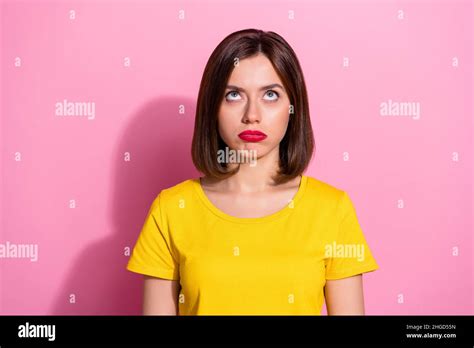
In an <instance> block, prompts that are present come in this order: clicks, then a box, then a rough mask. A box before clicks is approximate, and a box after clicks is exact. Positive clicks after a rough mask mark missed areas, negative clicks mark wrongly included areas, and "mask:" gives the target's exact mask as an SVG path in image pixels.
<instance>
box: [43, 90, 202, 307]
mask: <svg viewBox="0 0 474 348" xmlns="http://www.w3.org/2000/svg"><path fill="white" fill-rule="evenodd" d="M181 104H182V105H184V106H185V110H186V112H185V114H180V113H179V105H181ZM194 116H195V101H193V100H190V99H185V98H178V97H164V98H157V99H155V100H152V101H150V102H149V103H147V104H146V105H144V107H142V108H141V109H140V110H139V111H138V112H137V113H136V114H134V115H132V117H130V122H129V123H128V124H126V125H125V127H124V132H123V134H122V135H121V136H120V138H119V142H118V144H117V146H116V148H115V150H114V153H112V154H111V156H112V159H115V163H116V165H115V168H113V170H112V171H111V173H112V177H111V180H112V182H113V184H112V187H113V189H112V191H111V196H110V198H109V202H110V216H109V217H107V218H108V220H109V221H110V222H109V224H110V226H111V228H110V229H111V231H110V235H109V236H108V237H106V238H104V239H102V240H99V241H98V242H95V243H92V244H91V245H89V246H87V247H86V248H85V249H84V250H83V251H82V252H81V253H80V254H79V256H78V257H77V259H76V260H75V261H74V263H73V265H72V267H71V272H70V274H69V275H68V276H67V278H66V281H65V282H64V283H63V284H62V285H61V287H60V290H59V292H58V294H57V296H55V302H54V303H53V305H52V309H51V314H52V315H140V314H141V310H142V308H141V306H142V286H143V276H142V275H139V274H136V273H132V272H130V271H128V270H126V268H125V267H126V265H127V262H128V259H129V256H125V255H124V251H125V248H126V247H127V246H128V247H130V253H131V252H132V250H133V246H134V245H135V242H136V240H137V238H138V234H139V233H140V231H141V227H142V226H143V223H144V222H145V217H146V214H147V213H148V209H149V208H150V205H151V203H152V201H153V199H154V198H155V197H156V196H157V195H158V193H159V192H160V191H161V190H162V189H164V188H167V187H170V186H173V185H175V184H177V183H179V182H181V181H183V180H186V179H189V178H193V177H198V176H199V172H198V171H197V170H196V169H195V168H194V165H193V163H192V160H191V141H192V134H193V128H194ZM125 152H130V156H131V161H130V162H125V161H124V160H123V159H124V153H125ZM105 162H106V161H104V163H105ZM104 199H105V198H104ZM104 218H106V217H104ZM78 249H79V248H78ZM71 294H74V295H75V303H74V304H72V303H70V298H71V297H70V295H71Z"/></svg>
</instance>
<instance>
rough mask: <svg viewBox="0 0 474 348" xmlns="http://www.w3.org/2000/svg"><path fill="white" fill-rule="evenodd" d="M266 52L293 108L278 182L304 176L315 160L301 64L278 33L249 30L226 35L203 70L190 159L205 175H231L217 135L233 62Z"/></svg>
mask: <svg viewBox="0 0 474 348" xmlns="http://www.w3.org/2000/svg"><path fill="white" fill-rule="evenodd" d="M258 53H263V54H264V55H265V56H266V57H267V58H268V59H269V60H270V62H271V63H272V65H273V68H274V69H275V71H276V72H277V74H278V76H279V77H280V79H281V80H282V82H283V85H284V87H285V89H286V91H287V93H288V95H289V99H290V104H291V105H293V114H292V115H290V118H289V123H288V128H287V130H286V134H285V136H284V137H283V139H282V140H281V142H280V145H279V153H280V159H279V170H278V173H277V176H276V177H275V178H273V179H274V181H275V183H276V184H281V183H284V182H287V181H289V180H291V179H293V178H295V177H297V176H298V175H301V174H302V173H303V172H304V171H305V170H306V168H307V166H308V164H309V162H310V161H311V158H312V156H313V148H314V138H313V131H312V128H311V120H310V116H309V105H308V96H307V92H306V85H305V81H304V77H303V72H302V69H301V66H300V64H299V62H298V58H297V57H296V54H295V52H294V51H293V49H292V48H291V47H290V45H289V44H288V43H287V42H286V41H285V39H283V38H282V37H281V36H280V35H278V34H277V33H274V32H272V31H262V30H257V29H245V30H240V31H237V32H234V33H232V34H230V35H228V36H227V37H226V38H224V40H222V41H221V43H219V45H218V46H217V47H216V48H215V49H214V51H213V52H212V54H211V56H210V57H209V60H208V62H207V64H206V67H205V69H204V73H203V77H202V80H201V85H200V87H199V95H198V100H197V108H196V119H195V124H194V135H193V141H192V149H191V155H192V160H193V163H194V165H195V166H196V168H197V169H198V170H199V171H200V172H202V173H204V174H205V175H206V176H209V177H211V178H217V179H225V178H227V177H229V176H231V175H233V174H235V173H237V171H238V170H239V167H237V168H235V170H233V171H230V170H228V169H227V165H226V164H225V163H218V161H217V153H218V150H220V149H225V147H226V146H227V145H226V144H225V142H224V141H223V140H222V138H221V136H220V135H219V131H218V127H217V122H218V120H217V113H218V110H219V107H220V104H221V102H222V99H223V97H224V93H225V88H226V86H227V82H228V80H229V78H230V75H231V73H232V70H233V68H234V62H235V59H236V58H238V59H239V60H242V59H244V58H247V57H251V56H254V55H256V54H258Z"/></svg>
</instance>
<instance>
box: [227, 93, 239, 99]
mask: <svg viewBox="0 0 474 348" xmlns="http://www.w3.org/2000/svg"><path fill="white" fill-rule="evenodd" d="M233 93H235V94H237V95H238V94H239V92H237V91H230V92H229V93H227V94H226V96H225V97H226V99H227V97H228V96H229V95H231V94H233ZM227 100H230V101H233V100H235V99H227Z"/></svg>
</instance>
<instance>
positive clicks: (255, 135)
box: [239, 129, 267, 142]
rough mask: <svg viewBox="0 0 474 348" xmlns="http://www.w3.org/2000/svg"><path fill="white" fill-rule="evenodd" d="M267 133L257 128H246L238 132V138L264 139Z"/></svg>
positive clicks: (248, 139)
mask: <svg viewBox="0 0 474 348" xmlns="http://www.w3.org/2000/svg"><path fill="white" fill-rule="evenodd" d="M266 137H267V135H266V134H265V133H263V132H261V131H258V130H252V129H248V130H245V131H243V132H241V133H239V138H240V139H242V140H245V141H250V142H257V141H262V140H263V139H265V138H266Z"/></svg>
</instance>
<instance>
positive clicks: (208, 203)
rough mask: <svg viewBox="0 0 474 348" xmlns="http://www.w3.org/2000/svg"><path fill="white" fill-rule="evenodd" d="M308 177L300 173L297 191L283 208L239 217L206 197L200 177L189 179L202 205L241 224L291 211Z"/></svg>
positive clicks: (255, 221)
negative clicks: (269, 212)
mask: <svg viewBox="0 0 474 348" xmlns="http://www.w3.org/2000/svg"><path fill="white" fill-rule="evenodd" d="M307 181H308V178H307V176H306V175H304V174H303V175H301V180H300V185H299V187H298V191H297V192H296V194H295V195H294V196H293V199H292V204H290V203H289V204H287V205H286V206H285V207H284V208H282V209H280V210H278V211H277V212H275V213H272V214H270V215H265V216H261V217H253V218H240V217H236V216H232V215H229V214H227V213H225V212H223V211H222V210H220V209H219V208H217V207H216V206H215V205H214V204H213V203H212V202H211V201H210V200H209V198H208V197H207V195H206V193H205V192H204V189H203V188H202V186H201V178H200V177H198V178H194V179H191V183H192V186H193V187H194V188H195V191H196V193H197V195H198V196H199V198H200V199H201V201H202V202H203V203H204V205H205V206H206V207H207V208H208V209H209V210H210V211H211V212H212V213H214V214H215V215H217V216H219V217H220V218H222V219H225V220H227V221H231V222H236V223H242V224H248V223H263V222H269V221H273V220H275V219H278V218H280V217H282V216H285V215H287V214H289V213H291V212H292V211H293V210H294V209H296V207H297V206H298V203H299V201H300V200H301V198H302V197H303V195H304V193H305V191H306V185H307Z"/></svg>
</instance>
